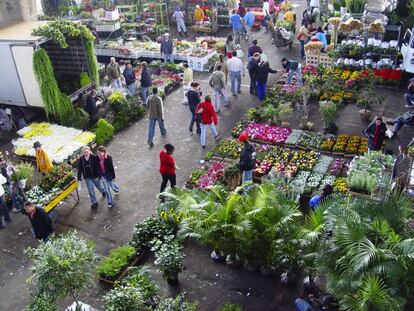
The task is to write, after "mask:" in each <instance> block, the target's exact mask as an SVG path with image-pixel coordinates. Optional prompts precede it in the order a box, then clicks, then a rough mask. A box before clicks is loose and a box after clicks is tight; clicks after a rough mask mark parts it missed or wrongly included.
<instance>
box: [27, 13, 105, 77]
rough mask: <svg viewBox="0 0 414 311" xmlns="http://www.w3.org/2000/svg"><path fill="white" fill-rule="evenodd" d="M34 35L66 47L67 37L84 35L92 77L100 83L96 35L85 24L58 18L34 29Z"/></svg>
mask: <svg viewBox="0 0 414 311" xmlns="http://www.w3.org/2000/svg"><path fill="white" fill-rule="evenodd" d="M33 35H36V36H45V37H47V38H50V39H52V40H53V41H55V42H57V43H59V45H60V46H61V47H62V48H64V49H65V48H67V47H68V43H67V42H66V37H82V38H83V39H84V40H85V47H86V58H87V60H88V64H89V69H90V71H91V77H90V78H91V80H92V81H93V82H95V83H96V84H99V74H98V62H97V60H96V55H95V51H94V48H93V42H94V40H95V37H94V35H93V34H92V33H91V32H90V30H89V29H88V28H87V27H86V26H85V25H82V24H79V23H74V22H72V21H69V20H65V19H57V20H54V21H53V22H51V23H49V24H47V25H45V26H42V27H39V28H36V29H34V30H33Z"/></svg>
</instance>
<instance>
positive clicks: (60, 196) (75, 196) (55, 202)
mask: <svg viewBox="0 0 414 311" xmlns="http://www.w3.org/2000/svg"><path fill="white" fill-rule="evenodd" d="M74 190H75V194H73V193H72V192H73V191H74ZM69 196H70V197H72V198H73V199H74V200H75V203H74V205H73V207H75V206H76V205H78V203H79V192H78V181H77V180H76V179H74V180H73V181H72V182H71V183H70V184H69V185H68V186H67V187H66V188H65V189H64V190H63V191H62V192H60V193H59V194H58V195H57V196H56V197H55V198H54V199H53V200H52V201H50V202H49V203H48V204H47V205H45V206H44V210H45V212H46V213H50V212H51V211H52V210H53V209H54V208H55V207H56V206H57V205H58V204H59V203H60V202H61V201H63V200H65V199H66V198H67V197H69Z"/></svg>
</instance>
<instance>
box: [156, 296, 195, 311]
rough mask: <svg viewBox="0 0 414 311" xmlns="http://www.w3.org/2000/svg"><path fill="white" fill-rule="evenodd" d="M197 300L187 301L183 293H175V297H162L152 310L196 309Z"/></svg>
mask: <svg viewBox="0 0 414 311" xmlns="http://www.w3.org/2000/svg"><path fill="white" fill-rule="evenodd" d="M197 306H198V302H197V301H196V302H193V303H191V302H188V301H187V300H186V299H185V296H184V294H180V295H177V296H176V297H175V298H164V299H163V300H162V301H161V302H160V303H159V304H158V306H157V307H156V308H155V310H154V311H196V310H197Z"/></svg>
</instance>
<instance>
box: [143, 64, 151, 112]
mask: <svg viewBox="0 0 414 311" xmlns="http://www.w3.org/2000/svg"><path fill="white" fill-rule="evenodd" d="M141 67H142V71H141V97H142V101H143V103H144V105H146V106H147V99H148V96H149V89H150V87H151V85H152V80H151V73H150V72H149V69H148V66H147V63H146V62H142V63H141Z"/></svg>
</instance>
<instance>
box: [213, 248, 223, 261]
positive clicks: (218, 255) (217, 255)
mask: <svg viewBox="0 0 414 311" xmlns="http://www.w3.org/2000/svg"><path fill="white" fill-rule="evenodd" d="M210 258H211V259H213V260H214V262H224V261H225V260H226V256H225V255H224V254H223V252H221V251H216V250H213V251H212V252H211V254H210Z"/></svg>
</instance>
